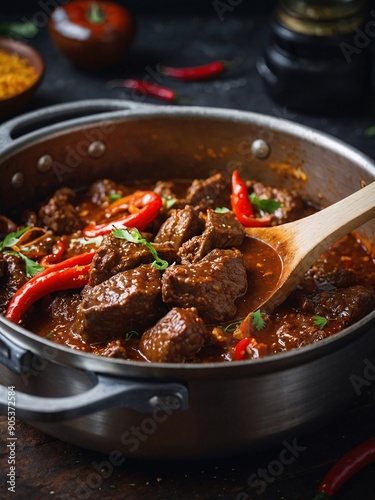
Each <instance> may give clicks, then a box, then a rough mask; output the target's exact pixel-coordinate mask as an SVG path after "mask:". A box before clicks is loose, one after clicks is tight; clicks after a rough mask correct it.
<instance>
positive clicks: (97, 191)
mask: <svg viewBox="0 0 375 500" xmlns="http://www.w3.org/2000/svg"><path fill="white" fill-rule="evenodd" d="M111 194H119V195H120V196H126V195H127V194H130V190H129V189H128V188H126V187H125V186H123V185H122V184H117V182H114V181H110V180H108V179H100V180H99V181H96V182H94V183H93V184H91V186H90V189H89V196H90V198H91V201H92V203H95V204H96V205H101V204H102V203H103V202H104V201H107V200H108V197H109V196H110V195H111Z"/></svg>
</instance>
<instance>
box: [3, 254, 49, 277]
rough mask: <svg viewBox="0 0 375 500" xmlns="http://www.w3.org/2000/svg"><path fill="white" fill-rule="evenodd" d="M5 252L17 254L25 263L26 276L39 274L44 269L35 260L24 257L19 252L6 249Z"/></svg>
mask: <svg viewBox="0 0 375 500" xmlns="http://www.w3.org/2000/svg"><path fill="white" fill-rule="evenodd" d="M6 253H9V254H11V255H18V256H19V257H20V258H21V259H22V260H23V261H24V262H25V265H26V276H27V277H28V278H32V277H33V276H35V275H37V274H39V273H40V272H41V271H44V267H43V266H41V265H40V264H38V263H37V262H35V260H32V259H29V257H26V255H24V254H23V253H21V252H13V251H7V252H6Z"/></svg>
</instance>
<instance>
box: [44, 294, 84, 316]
mask: <svg viewBox="0 0 375 500" xmlns="http://www.w3.org/2000/svg"><path fill="white" fill-rule="evenodd" d="M81 301H82V297H81V295H80V294H79V293H73V294H68V293H61V295H58V296H57V297H55V298H54V299H53V301H52V302H51V304H50V306H49V313H50V316H51V318H53V319H54V320H56V321H73V320H74V318H75V316H76V314H77V309H78V307H79V304H80V303H81Z"/></svg>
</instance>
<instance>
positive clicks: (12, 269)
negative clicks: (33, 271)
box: [0, 253, 28, 313]
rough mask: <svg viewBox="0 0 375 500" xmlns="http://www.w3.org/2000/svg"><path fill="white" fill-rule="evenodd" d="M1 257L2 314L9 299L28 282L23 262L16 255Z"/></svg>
mask: <svg viewBox="0 0 375 500" xmlns="http://www.w3.org/2000/svg"><path fill="white" fill-rule="evenodd" d="M0 255H1V260H0V262H2V264H1V267H2V272H3V275H2V278H1V284H2V287H1V292H0V312H1V313H4V312H5V311H6V308H7V306H8V303H9V301H10V299H11V298H12V297H13V295H14V294H15V293H16V291H17V290H18V289H19V288H21V286H22V285H24V284H25V283H26V281H27V280H28V278H27V276H26V266H25V262H24V261H23V260H22V259H21V257H19V256H18V255H12V254H8V253H3V254H0Z"/></svg>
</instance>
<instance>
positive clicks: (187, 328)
mask: <svg viewBox="0 0 375 500" xmlns="http://www.w3.org/2000/svg"><path fill="white" fill-rule="evenodd" d="M205 338H206V328H205V325H204V323H203V320H202V319H201V318H200V317H199V316H198V312H197V310H196V309H195V308H190V309H181V308H179V307H174V308H173V309H171V310H170V311H169V312H168V313H167V314H166V315H165V316H164V317H163V318H162V319H161V320H159V321H158V323H156V325H155V326H153V327H151V328H150V329H149V330H147V331H145V332H144V334H143V335H142V339H141V342H140V346H139V347H140V351H141V352H142V354H143V355H144V356H145V357H146V358H147V359H148V360H149V361H156V362H165V363H183V362H184V361H187V360H188V359H190V358H192V357H193V356H194V355H195V354H196V353H197V352H198V351H199V349H200V348H201V347H202V346H203V344H204V343H205Z"/></svg>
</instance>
